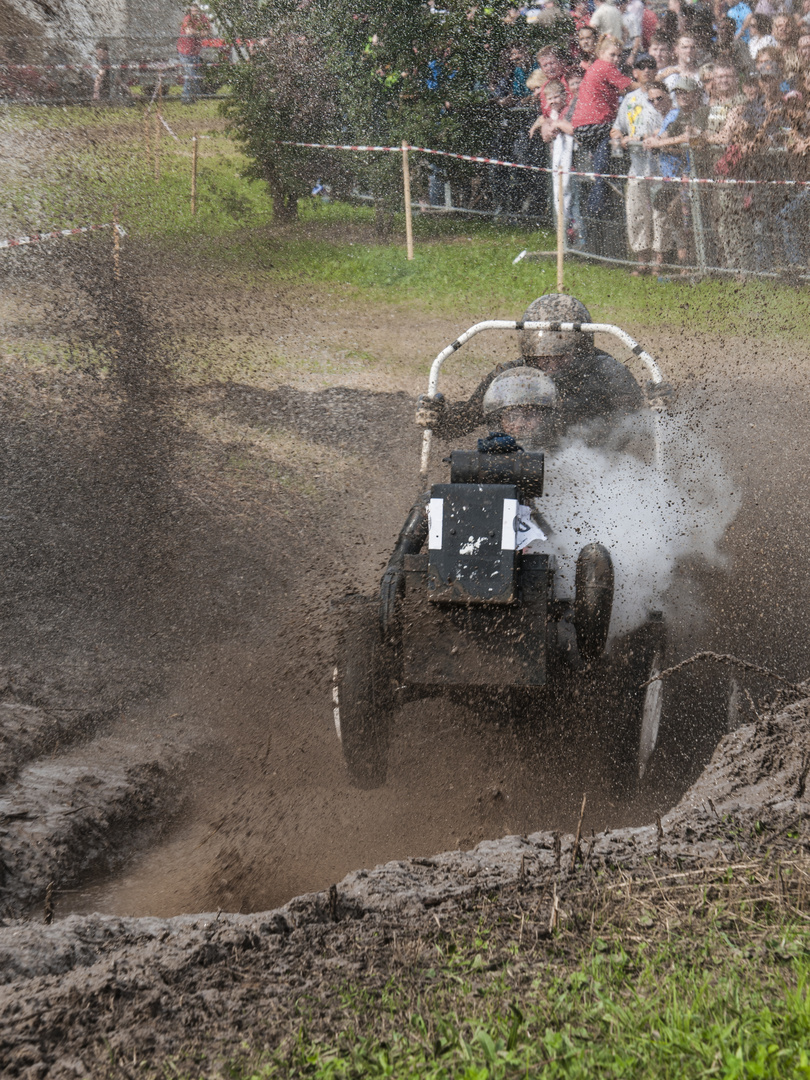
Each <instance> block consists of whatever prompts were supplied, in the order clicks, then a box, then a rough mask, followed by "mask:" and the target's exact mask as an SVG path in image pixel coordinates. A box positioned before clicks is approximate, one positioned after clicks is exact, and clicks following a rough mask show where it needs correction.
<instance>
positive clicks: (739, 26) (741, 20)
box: [717, 0, 753, 45]
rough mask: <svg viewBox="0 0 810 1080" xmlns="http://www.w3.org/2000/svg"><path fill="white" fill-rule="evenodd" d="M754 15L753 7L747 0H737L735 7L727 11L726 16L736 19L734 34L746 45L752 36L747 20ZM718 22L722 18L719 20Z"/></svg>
mask: <svg viewBox="0 0 810 1080" xmlns="http://www.w3.org/2000/svg"><path fill="white" fill-rule="evenodd" d="M752 15H753V12H752V11H751V8H750V7H749V6H748V4H746V3H745V0H737V3H736V4H734V6H733V7H729V9H728V11H727V12H726V18H728V19H733V21H734V27H735V30H734V34H735V36H736V38H737V39H738V40H739V41H742V43H743V44H744V45H747V44H748V39H749V37H750V36H751V35H750V34H749V32H748V27H747V25H746V24H747V22H748V20H749V19H750V18H751V16H752ZM717 21H718V24H719V23H720V21H721V20H719V19H718V20H717Z"/></svg>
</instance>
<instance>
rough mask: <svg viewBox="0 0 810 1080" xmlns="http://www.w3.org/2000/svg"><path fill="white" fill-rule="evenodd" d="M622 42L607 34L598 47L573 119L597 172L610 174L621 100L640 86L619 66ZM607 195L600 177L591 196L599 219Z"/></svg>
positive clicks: (591, 211) (591, 205)
mask: <svg viewBox="0 0 810 1080" xmlns="http://www.w3.org/2000/svg"><path fill="white" fill-rule="evenodd" d="M621 53H622V43H621V41H620V40H619V39H618V38H616V37H613V36H612V35H610V34H605V35H603V36H602V37H601V38H600V40H599V44H598V45H597V48H596V62H595V63H594V64H593V66H592V67H591V68H590V69H589V70H588V71H587V72H586V73H585V77H584V78H583V80H582V85H581V86H580V88H579V94H578V95H577V104H576V108H575V109H574V115H573V117H572V120H571V124H572V127H573V129H574V137H575V138H576V140H577V142H578V143H579V144H580V145H581V146H583V147H584V148H585V149H586V150H589V151H590V152H591V153H592V154H593V171H594V172H595V173H605V172H607V165H608V158H609V156H610V132H611V128H612V127H613V121H614V120H615V119H616V114H617V112H618V110H619V99H620V98H621V96H622V95H623V94H624V93H626V92H627V91H628V90H635V89H636V87H637V85H638V84H637V83H636V82H634V81H633V80H632V79H628V78H627V76H626V75H622V73H621V71H619V68H618V66H617V65H618V63H619V58H620V57H621ZM606 195H607V185H606V182H605V181H604V180H603V179H602V178H601V177H598V178H597V179H596V180H595V181H594V184H593V187H592V188H591V192H590V195H589V196H588V214H589V215H590V217H592V218H598V217H599V216H600V214H601V212H602V209H603V207H604V202H605V198H606Z"/></svg>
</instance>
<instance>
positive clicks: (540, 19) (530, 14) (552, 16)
mask: <svg viewBox="0 0 810 1080" xmlns="http://www.w3.org/2000/svg"><path fill="white" fill-rule="evenodd" d="M564 21H565V15H564V14H563V13H562V11H561V10H560V8H559V7H558V6H557V4H556V0H545V3H544V4H543V6H542V7H539V8H532V9H531V10H529V11H527V12H526V22H527V23H529V24H531V25H533V26H542V27H544V28H545V29H546V30H551V31H553V30H554V27H555V26H556V25H557V24H558V23H561V22H564Z"/></svg>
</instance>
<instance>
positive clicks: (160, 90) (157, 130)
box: [155, 77, 163, 182]
mask: <svg viewBox="0 0 810 1080" xmlns="http://www.w3.org/2000/svg"><path fill="white" fill-rule="evenodd" d="M162 97H163V79H162V78H160V77H159V78H158V90H157V101H156V103H155V182H157V181H158V180H160V99H161V98H162Z"/></svg>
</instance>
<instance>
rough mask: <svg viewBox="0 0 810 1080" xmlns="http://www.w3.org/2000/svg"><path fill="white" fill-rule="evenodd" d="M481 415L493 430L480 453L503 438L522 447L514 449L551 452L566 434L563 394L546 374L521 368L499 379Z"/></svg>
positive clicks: (495, 379)
mask: <svg viewBox="0 0 810 1080" xmlns="http://www.w3.org/2000/svg"><path fill="white" fill-rule="evenodd" d="M481 415H482V417H483V419H484V421H485V422H486V423H487V424H488V425H489V427H490V428H491V429H492V434H491V435H490V436H489V438H488V439H481V440H479V449H485V448H486V447H487V444H490V443H493V442H495V440H497V439H498V438H499V437H502V436H503V435H509V436H511V437H512V438H513V439H514V441H515V443H517V444H518V446H517V447H514V449H518V448H519V449H521V450H551V449H553V448H554V447H555V446H556V445H557V443H558V441H559V436H560V434H561V432H562V423H561V414H560V408H559V394H558V393H557V387H556V386H555V385H554V381H553V380H552V379H551V378H550V376H548V375H546V374H545V372H543V371H537V370H536V369H535V368H531V367H527V366H525V365H520V366H518V367H509V368H506V370H504V371H501V372H499V373H498V374H497V375H495V376H494V377H493V378H492V379H491V380H490V383H489V386H488V387H487V390H486V393H485V394H484V397H483V400H482V401H481Z"/></svg>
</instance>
